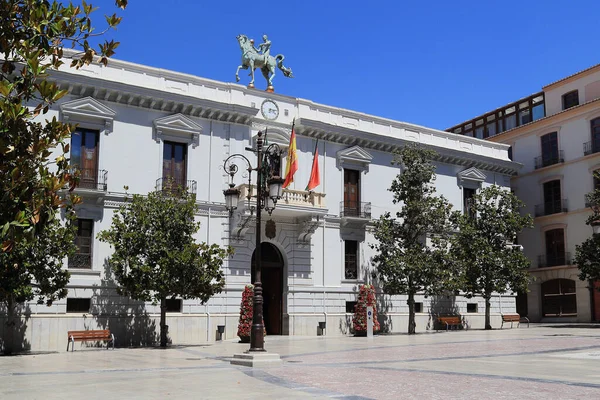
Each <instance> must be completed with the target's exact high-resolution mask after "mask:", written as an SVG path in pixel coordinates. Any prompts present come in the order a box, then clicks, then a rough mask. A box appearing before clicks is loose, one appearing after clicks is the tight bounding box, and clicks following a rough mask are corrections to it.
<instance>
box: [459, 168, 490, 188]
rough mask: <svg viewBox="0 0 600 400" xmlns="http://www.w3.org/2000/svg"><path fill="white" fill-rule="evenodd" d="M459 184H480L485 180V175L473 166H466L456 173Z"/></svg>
mask: <svg viewBox="0 0 600 400" xmlns="http://www.w3.org/2000/svg"><path fill="white" fill-rule="evenodd" d="M457 178H458V185H459V186H465V184H466V185H468V186H477V187H479V186H481V183H482V182H485V180H486V178H487V176H486V175H485V174H484V173H483V172H481V171H480V170H479V169H477V168H475V167H471V168H467V169H465V170H463V171H460V172H459V173H458V174H457Z"/></svg>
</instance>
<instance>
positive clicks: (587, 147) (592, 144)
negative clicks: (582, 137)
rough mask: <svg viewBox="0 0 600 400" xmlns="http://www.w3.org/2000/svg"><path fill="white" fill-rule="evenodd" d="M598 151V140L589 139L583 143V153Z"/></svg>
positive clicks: (588, 153)
mask: <svg viewBox="0 0 600 400" xmlns="http://www.w3.org/2000/svg"><path fill="white" fill-rule="evenodd" d="M594 153H600V140H591V141H589V142H586V143H584V144H583V155H584V156H588V155H590V154H594Z"/></svg>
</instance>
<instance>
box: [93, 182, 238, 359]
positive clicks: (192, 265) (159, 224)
mask: <svg viewBox="0 0 600 400" xmlns="http://www.w3.org/2000/svg"><path fill="white" fill-rule="evenodd" d="M196 209H197V206H196V197H195V196H194V195H192V194H189V193H187V192H186V191H185V190H181V191H180V190H174V191H171V190H169V191H157V192H151V193H149V194H148V196H147V197H144V196H141V195H133V199H132V200H131V202H130V203H129V204H127V205H126V206H123V207H121V208H120V209H119V210H118V211H117V212H115V214H114V215H113V220H112V225H111V227H110V229H108V230H105V231H102V232H100V234H99V235H98V237H99V238H100V240H101V241H104V242H107V243H109V244H110V245H111V246H112V247H113V248H114V253H113V254H112V255H111V256H110V257H109V259H108V265H109V266H110V269H111V270H112V272H113V273H114V276H115V278H116V281H117V283H118V284H119V285H120V288H119V292H120V293H121V294H123V295H127V296H130V297H131V298H133V299H136V300H142V301H152V302H154V303H158V304H160V308H161V316H160V333H161V334H160V345H161V346H162V347H165V346H166V345H167V331H166V309H167V303H166V302H167V299H169V298H173V299H174V298H183V299H193V298H197V299H200V300H201V301H202V303H205V302H207V301H208V300H209V299H210V297H211V296H213V295H214V294H216V293H219V292H220V291H221V290H222V288H223V286H224V284H225V279H224V275H223V271H222V269H221V267H222V265H223V260H224V259H225V258H226V257H228V256H229V255H230V254H231V253H232V250H231V248H224V247H220V246H218V245H216V244H213V245H208V244H206V243H197V242H196V240H195V239H194V237H193V235H194V234H196V233H197V232H198V229H199V228H200V223H199V222H196V221H195V219H194V214H195V211H196Z"/></svg>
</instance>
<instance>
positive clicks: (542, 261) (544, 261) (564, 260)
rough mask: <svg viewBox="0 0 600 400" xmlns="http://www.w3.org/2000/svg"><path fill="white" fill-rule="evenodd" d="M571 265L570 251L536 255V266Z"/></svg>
mask: <svg viewBox="0 0 600 400" xmlns="http://www.w3.org/2000/svg"><path fill="white" fill-rule="evenodd" d="M562 265H571V253H557V254H542V255H539V256H538V268H547V267H558V266H562Z"/></svg>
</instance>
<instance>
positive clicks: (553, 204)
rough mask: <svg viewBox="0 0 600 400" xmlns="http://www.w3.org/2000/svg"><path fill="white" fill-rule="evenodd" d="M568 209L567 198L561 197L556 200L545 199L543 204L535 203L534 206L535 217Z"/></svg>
mask: <svg viewBox="0 0 600 400" xmlns="http://www.w3.org/2000/svg"><path fill="white" fill-rule="evenodd" d="M568 211H569V207H568V202H567V199H562V200H558V201H547V202H545V203H543V204H536V206H535V216H536V217H543V216H544V215H552V214H558V213H563V212H568Z"/></svg>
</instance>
